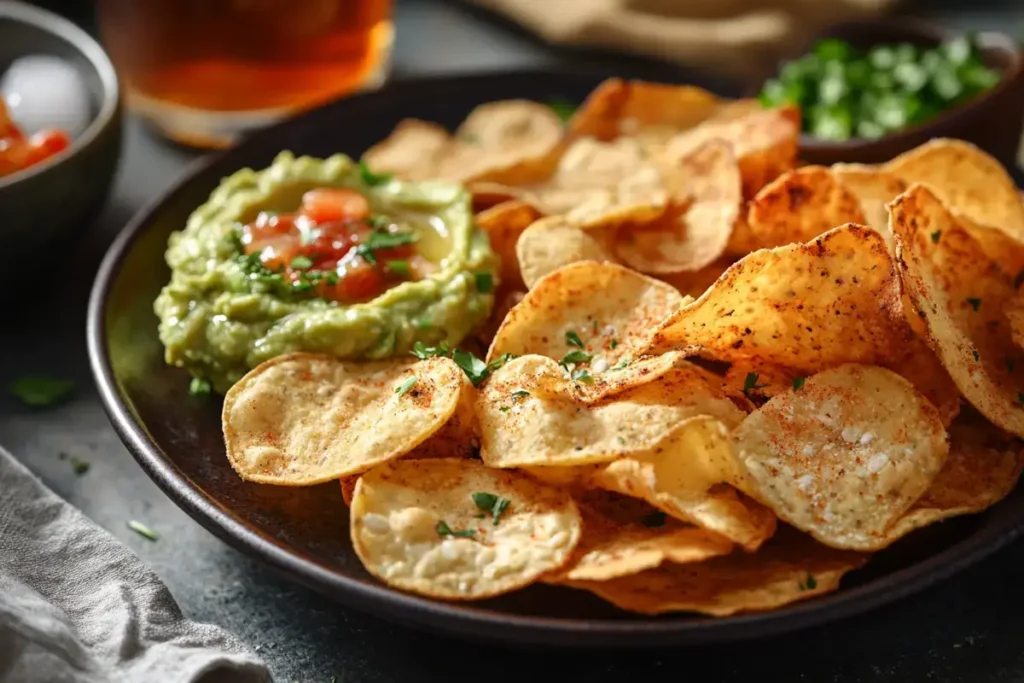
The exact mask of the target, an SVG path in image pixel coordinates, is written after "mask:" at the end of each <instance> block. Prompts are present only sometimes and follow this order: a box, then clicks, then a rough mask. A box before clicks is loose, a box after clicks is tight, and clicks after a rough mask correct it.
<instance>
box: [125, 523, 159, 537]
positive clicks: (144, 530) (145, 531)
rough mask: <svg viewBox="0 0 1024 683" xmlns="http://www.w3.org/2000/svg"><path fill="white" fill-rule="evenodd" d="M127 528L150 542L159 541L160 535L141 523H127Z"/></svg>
mask: <svg viewBox="0 0 1024 683" xmlns="http://www.w3.org/2000/svg"><path fill="white" fill-rule="evenodd" d="M128 528H129V529H131V530H132V531H134V532H135V533H137V534H138V535H139V536H142V537H143V538H148V539H149V540H151V541H157V540H159V539H160V534H158V533H157V532H155V531H153V530H152V529H150V528H149V527H148V526H146V525H145V524H143V523H142V522H137V521H135V520H134V519H133V520H131V521H130V522H128Z"/></svg>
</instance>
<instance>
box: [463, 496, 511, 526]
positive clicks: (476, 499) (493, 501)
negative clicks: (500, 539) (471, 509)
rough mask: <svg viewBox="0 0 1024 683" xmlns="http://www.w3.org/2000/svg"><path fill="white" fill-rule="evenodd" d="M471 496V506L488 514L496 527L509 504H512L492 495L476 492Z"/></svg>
mask: <svg viewBox="0 0 1024 683" xmlns="http://www.w3.org/2000/svg"><path fill="white" fill-rule="evenodd" d="M472 495H473V504H474V505H476V506H477V507H478V508H480V509H481V510H483V511H484V512H487V513H490V515H491V519H493V520H494V525H495V526H497V525H498V522H499V521H500V520H501V516H502V515H503V514H505V510H507V509H508V506H509V504H510V503H511V502H512V501H510V500H509V499H507V498H501V497H500V496H496V495H494V494H493V493H486V492H478V493H474V494H472Z"/></svg>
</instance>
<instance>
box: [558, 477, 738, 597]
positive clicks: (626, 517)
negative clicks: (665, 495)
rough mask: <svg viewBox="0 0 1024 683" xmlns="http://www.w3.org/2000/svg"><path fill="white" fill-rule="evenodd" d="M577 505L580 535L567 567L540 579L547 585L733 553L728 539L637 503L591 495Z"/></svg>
mask: <svg viewBox="0 0 1024 683" xmlns="http://www.w3.org/2000/svg"><path fill="white" fill-rule="evenodd" d="M577 503H578V504H579V506H580V512H581V513H582V516H583V536H582V538H581V539H580V542H579V545H577V546H576V550H575V552H573V556H572V559H571V560H569V563H568V564H567V565H566V566H565V567H563V568H562V569H560V570H558V571H557V572H555V573H554V574H551V575H548V576H546V577H544V581H545V582H547V583H561V582H564V581H607V580H608V579H613V578H616V577H619V576H627V575H629V574H636V573H638V572H642V571H644V570H645V569H652V568H654V567H657V566H658V565H660V564H661V563H663V562H675V563H678V564H686V563H690V562H701V561H703V560H707V559H710V558H712V557H715V556H718V555H727V554H729V551H730V550H732V543H731V542H729V541H728V540H727V539H725V538H722V537H721V536H718V535H716V534H712V533H709V532H707V531H704V530H703V529H698V528H697V527H693V526H687V525H685V524H683V523H681V522H678V521H676V520H674V519H672V518H670V517H669V518H666V517H665V514H664V513H662V512H659V511H658V510H655V509H654V508H652V507H650V506H648V505H646V504H644V503H643V502H642V501H639V500H636V499H632V498H627V497H625V496H619V495H616V494H614V493H609V492H606V491H591V492H588V493H586V494H583V495H582V496H581V497H580V498H578V499H577Z"/></svg>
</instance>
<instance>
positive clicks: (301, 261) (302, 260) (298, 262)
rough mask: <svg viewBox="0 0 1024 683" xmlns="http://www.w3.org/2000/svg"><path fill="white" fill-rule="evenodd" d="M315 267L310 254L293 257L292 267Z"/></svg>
mask: <svg viewBox="0 0 1024 683" xmlns="http://www.w3.org/2000/svg"><path fill="white" fill-rule="evenodd" d="M312 267H313V260H312V259H311V258H309V257H308V256H296V257H295V258H293V259H292V268H295V269H297V270H309V269H310V268H312Z"/></svg>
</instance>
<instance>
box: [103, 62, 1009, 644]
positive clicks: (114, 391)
mask: <svg viewBox="0 0 1024 683" xmlns="http://www.w3.org/2000/svg"><path fill="white" fill-rule="evenodd" d="M510 76H515V77H516V78H524V77H525V78H530V77H539V78H547V79H550V78H552V77H554V78H556V79H557V78H565V79H566V80H567V81H577V82H579V81H582V80H583V79H593V78H594V77H598V78H600V77H601V74H600V73H598V72H593V71H587V70H583V71H580V70H572V71H570V70H568V69H550V68H549V69H514V70H507V69H502V70H489V71H474V72H469V73H460V74H455V75H440V76H428V77H421V78H410V79H405V80H400V81H396V82H394V83H392V84H389V85H387V86H385V87H384V88H381V89H380V90H377V91H374V92H368V93H360V94H357V95H353V96H351V97H348V98H345V99H342V100H336V101H333V102H329V103H327V104H325V105H323V106H321V107H317V108H316V109H313V110H310V111H309V112H306V113H304V114H302V115H300V116H297V117H294V118H291V119H288V120H286V121H283V122H281V123H278V124H275V125H273V126H271V127H268V128H266V129H263V130H261V131H258V132H256V133H254V134H253V135H251V136H250V137H248V138H247V139H246V140H244V141H242V142H241V143H240V144H239V145H238V146H236V147H233V148H230V149H227V150H222V151H217V152H214V153H211V154H207V155H204V156H203V157H201V158H199V159H197V160H195V161H193V162H191V163H190V164H188V166H187V167H186V168H185V169H184V170H183V171H182V172H181V173H180V174H178V176H177V177H176V178H175V179H174V180H173V181H172V182H171V183H170V185H168V187H167V188H166V189H165V190H163V191H161V192H160V193H158V194H157V195H156V196H154V197H152V198H151V199H150V200H149V201H147V202H146V203H145V204H144V205H143V207H142V208H141V209H139V210H138V211H137V212H136V213H135V214H134V215H133V216H132V218H131V219H130V220H129V221H128V223H127V224H126V225H125V226H124V227H123V228H122V229H121V230H120V231H119V232H118V233H117V236H116V237H115V239H114V240H113V241H112V242H111V243H110V246H109V247H108V248H107V251H106V253H105V255H104V257H103V260H102V261H101V263H100V266H99V268H98V270H97V272H96V275H95V279H94V281H93V284H92V287H91V290H90V296H89V303H88V309H87V314H86V342H87V351H88V356H89V365H90V369H91V372H92V375H93V378H94V381H95V384H96V388H97V391H98V393H99V396H100V402H101V404H102V406H103V410H104V412H105V413H106V415H107V417H108V419H109V420H110V422H111V425H112V426H113V428H114V431H115V432H116V433H117V435H118V437H119V438H120V439H121V441H122V442H123V443H124V444H125V446H126V447H127V449H128V451H129V452H130V453H131V454H132V456H133V457H134V458H135V460H136V462H137V463H138V464H139V466H140V467H141V468H142V469H143V471H144V472H145V473H146V474H147V476H149V477H150V479H152V480H153V481H154V482H155V483H156V484H157V486H158V487H159V488H160V490H161V491H163V493H164V494H165V495H167V496H168V497H169V498H170V499H171V500H172V501H173V502H174V503H175V504H176V505H177V506H178V507H180V508H181V509H182V510H184V511H185V512H186V514H188V515H189V516H190V517H192V518H193V519H194V520H195V521H197V522H198V523H199V524H200V525H201V526H202V527H204V528H205V529H206V530H207V531H209V532H211V533H212V534H213V535H215V536H217V537H218V538H220V539H221V540H222V541H224V542H225V543H227V544H228V545H230V546H231V547H233V548H235V549H236V550H238V551H240V552H242V553H243V554H244V555H246V556H248V557H251V558H253V559H255V560H257V561H259V562H261V563H262V564H264V565H265V566H268V567H269V568H271V569H272V570H274V571H275V572H276V573H278V574H281V575H283V576H284V577H286V578H287V579H289V580H291V581H293V582H295V583H298V584H301V585H303V586H305V587H307V588H309V589H311V590H314V591H316V592H318V593H320V594H322V595H325V596H327V597H330V598H331V599H334V600H337V601H339V602H341V603H343V604H345V605H347V606H351V607H354V608H356V609H359V610H361V611H364V612H367V613H369V614H372V615H374V616H377V617H380V618H383V619H386V620H388V621H392V622H396V623H401V624H404V625H407V626H412V627H415V628H419V629H421V630H422V629H435V630H436V629H440V630H441V631H444V632H446V633H448V634H449V635H456V636H461V637H465V638H471V639H474V640H491V641H501V642H504V643H506V644H512V643H514V644H519V645H540V646H543V647H549V646H559V647H572V648H596V647H614V648H623V649H625V648H630V649H633V648H648V647H658V646H666V645H682V644H705V643H725V642H735V641H739V640H748V639H754V638H759V637H764V636H768V635H778V634H782V633H787V632H792V631H796V630H800V629H805V628H809V627H811V626H816V625H821V624H825V623H828V622H832V621H838V620H840V619H844V618H848V617H851V616H854V615H857V614H862V613H865V612H868V611H870V610H873V609H876V608H877V607H880V606H882V605H885V604H888V603H892V602H896V601H898V600H901V599H904V598H906V597H908V596H910V595H912V594H914V593H918V592H920V591H923V590H925V589H926V588H929V587H932V586H934V585H935V584H937V583H939V582H941V581H943V580H945V579H948V578H949V577H950V576H952V575H954V574H956V573H958V572H960V571H962V570H964V569H966V568H967V567H969V566H971V565H973V564H975V563H977V562H979V561H981V560H982V559H984V558H986V557H988V556H990V555H992V554H994V553H995V552H997V551H998V550H1000V549H1001V548H1003V547H1005V546H1006V545H1008V544H1009V543H1010V542H1012V541H1013V540H1015V539H1016V538H1017V537H1018V536H1020V535H1021V533H1022V531H1024V520H1019V521H1018V522H1017V523H1016V524H1014V523H1012V522H1009V523H1007V522H1002V523H1000V524H997V525H995V526H994V527H991V528H986V529H984V530H983V532H981V533H975V534H972V535H970V536H968V537H967V538H965V539H962V540H961V541H959V542H957V543H955V544H953V545H951V546H949V547H947V548H945V549H944V550H942V551H940V552H939V553H937V554H934V555H929V556H928V557H927V558H926V559H924V560H922V561H921V562H918V563H915V564H913V565H910V566H907V567H903V568H901V569H899V570H897V571H895V572H892V573H889V574H885V575H884V576H881V577H879V578H877V579H875V580H873V581H870V582H868V583H865V584H863V585H859V586H856V587H853V588H848V589H845V590H844V589H842V588H840V590H838V591H836V592H834V593H831V594H828V595H825V596H821V597H817V598H812V599H810V600H803V601H799V602H796V603H793V604H791V605H789V606H787V607H784V608H782V609H779V610H773V611H768V612H755V613H749V614H740V615H735V616H730V617H721V618H712V617H701V616H695V615H691V614H687V615H686V616H676V615H664V616H659V617H647V616H636V617H634V618H623V619H614V620H595V619H585V618H564V617H548V616H533V615H519V614H509V613H506V612H501V611H498V610H494V609H489V608H482V607H477V606H474V605H473V604H472V603H456V602H442V601H437V600H432V599H429V598H423V597H419V596H416V595H411V594H407V593H402V592H400V591H397V590H394V589H392V588H389V587H387V586H385V585H383V584H378V583H364V582H362V581H359V580H357V579H352V578H349V577H347V576H345V575H343V574H341V573H339V572H337V571H334V570H332V569H330V567H329V566H327V565H324V564H321V563H319V562H316V561H313V560H310V559H306V558H302V557H299V556H298V555H295V554H293V553H291V552H290V551H288V550H287V549H285V548H284V547H282V546H279V545H277V544H275V543H273V542H272V541H271V540H269V539H267V538H264V537H262V536H261V535H259V534H258V533H256V532H255V531H253V530H252V529H249V528H247V527H246V526H245V524H243V523H241V522H239V521H237V520H235V519H233V518H232V517H231V515H230V514H228V513H227V512H226V511H224V510H222V509H220V507H219V506H218V505H217V504H216V503H215V501H214V499H213V498H210V497H207V496H205V495H204V494H203V493H201V492H200V491H199V490H198V489H196V488H194V487H192V486H191V485H190V484H189V483H188V482H187V481H186V480H185V478H184V477H183V475H182V473H181V471H180V470H179V469H178V468H177V466H176V465H175V464H174V463H173V462H172V461H170V460H169V459H165V458H164V457H163V455H162V449H161V447H160V446H159V444H157V443H156V442H155V441H154V440H153V439H152V438H151V437H150V436H149V434H148V432H147V430H146V428H145V427H144V426H143V425H142V424H140V423H138V422H136V420H135V419H134V417H133V415H132V412H133V411H132V410H131V409H130V408H129V407H128V402H127V401H126V400H125V398H124V397H123V396H122V395H121V392H120V389H119V386H118V382H117V380H116V378H115V377H114V372H113V367H112V365H111V362H110V357H109V353H108V348H107V334H106V325H105V321H106V317H107V313H108V303H109V293H110V289H111V286H112V284H113V282H114V281H115V280H116V278H117V276H118V274H119V272H120V268H121V264H122V262H123V261H124V260H125V258H126V257H127V256H128V254H129V253H130V251H131V248H132V247H133V245H134V244H135V242H136V241H137V240H138V239H140V238H141V236H142V235H143V234H145V233H146V231H147V228H148V227H149V226H150V225H151V223H152V219H153V218H154V217H155V216H156V215H157V214H158V213H159V211H160V210H161V208H162V207H163V205H164V204H165V203H167V202H168V201H169V200H170V199H171V198H172V197H173V196H174V195H175V194H176V193H177V192H179V191H182V190H183V189H184V188H185V187H186V186H187V185H188V184H189V182H190V181H191V180H192V178H193V177H195V176H196V175H197V174H199V173H201V172H202V171H204V170H205V169H207V168H208V167H210V166H213V165H215V164H217V163H218V162H220V161H221V160H222V159H223V158H225V157H228V156H230V155H231V154H232V153H233V152H234V150H237V149H238V148H239V147H244V146H253V145H258V144H260V142H263V141H267V140H270V139H271V138H273V137H274V136H275V135H276V134H277V133H278V131H279V130H281V129H284V128H288V127H291V126H299V125H302V123H303V121H304V120H305V119H306V118H307V116H309V115H311V114H315V113H317V112H320V111H322V110H324V109H332V110H336V111H337V112H338V114H339V115H342V116H343V115H344V109H345V108H346V107H347V106H349V105H350V103H351V102H353V101H363V100H368V99H369V100H376V99H387V98H388V97H390V96H391V93H393V92H395V91H404V90H409V89H414V88H415V89H426V90H430V89H433V88H438V87H450V86H465V87H472V84H473V83H474V82H478V81H492V80H494V79H503V78H509V77H510Z"/></svg>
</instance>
